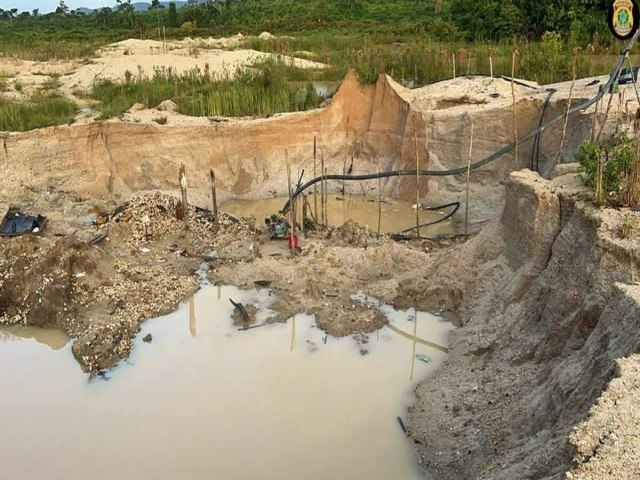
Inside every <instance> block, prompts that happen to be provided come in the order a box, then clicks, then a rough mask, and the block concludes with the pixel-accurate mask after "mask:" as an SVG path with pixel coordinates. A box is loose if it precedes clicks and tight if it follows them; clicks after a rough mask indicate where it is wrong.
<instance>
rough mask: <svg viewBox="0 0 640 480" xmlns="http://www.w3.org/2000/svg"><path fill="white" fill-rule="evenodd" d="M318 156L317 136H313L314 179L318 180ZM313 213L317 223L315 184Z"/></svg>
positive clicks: (314, 187) (314, 186)
mask: <svg viewBox="0 0 640 480" xmlns="http://www.w3.org/2000/svg"><path fill="white" fill-rule="evenodd" d="M317 164H318V161H317V155H316V136H315V135H314V136H313V178H318V174H317V172H316V169H317ZM313 212H314V215H315V217H316V221H318V218H319V217H318V184H317V183H314V184H313Z"/></svg>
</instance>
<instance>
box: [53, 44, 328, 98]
mask: <svg viewBox="0 0 640 480" xmlns="http://www.w3.org/2000/svg"><path fill="white" fill-rule="evenodd" d="M225 45H227V46H228V45H232V47H231V48H235V47H237V46H238V44H237V42H236V43H233V42H230V41H229V40H228V39H202V40H200V39H198V40H193V39H185V40H182V41H176V42H167V43H163V42H159V41H156V40H135V39H129V40H124V41H122V42H117V43H114V44H111V45H108V46H106V47H104V48H103V49H101V50H100V51H99V52H98V57H97V58H95V59H93V60H92V61H91V62H90V63H87V64H85V65H81V66H80V67H79V68H78V69H77V70H76V71H75V72H73V73H72V74H70V75H67V76H64V77H62V79H61V81H62V83H63V84H64V85H66V86H68V87H70V88H71V89H72V90H75V89H78V90H82V91H89V90H91V89H92V88H93V86H94V85H95V84H96V82H99V81H101V80H111V81H114V82H120V81H123V80H124V79H125V75H129V74H130V75H131V76H132V78H134V79H137V78H141V77H142V78H151V77H153V75H154V74H155V72H156V71H158V70H159V71H164V72H166V73H168V72H169V71H171V72H172V73H173V74H177V75H182V74H184V73H187V72H190V71H193V70H199V71H200V72H205V71H208V72H210V74H212V75H215V76H216V77H217V78H221V79H222V78H233V77H235V76H236V75H237V73H238V69H241V68H243V67H246V66H249V65H252V64H253V63H255V62H259V61H263V60H267V59H270V58H277V59H279V60H282V61H285V62H287V63H290V64H291V65H294V66H296V67H299V68H325V67H326V65H325V64H322V63H318V62H312V61H310V60H304V59H299V58H293V57H288V56H283V55H274V54H270V53H263V52H258V51H256V50H248V49H237V50H222V48H229V47H225ZM127 72H129V73H127Z"/></svg>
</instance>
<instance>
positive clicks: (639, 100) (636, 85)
mask: <svg viewBox="0 0 640 480" xmlns="http://www.w3.org/2000/svg"><path fill="white" fill-rule="evenodd" d="M627 65H629V70H630V71H631V80H633V89H634V90H635V91H636V99H637V100H638V107H640V93H639V92H638V84H637V83H636V77H635V76H634V74H633V66H632V65H631V58H630V57H629V56H628V55H627Z"/></svg>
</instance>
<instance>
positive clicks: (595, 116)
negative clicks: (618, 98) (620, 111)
mask: <svg viewBox="0 0 640 480" xmlns="http://www.w3.org/2000/svg"><path fill="white" fill-rule="evenodd" d="M598 105H600V102H596V106H595V108H594V110H593V123H592V124H591V143H596V131H597V129H598Z"/></svg>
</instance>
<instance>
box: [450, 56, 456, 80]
mask: <svg viewBox="0 0 640 480" xmlns="http://www.w3.org/2000/svg"><path fill="white" fill-rule="evenodd" d="M451 58H452V59H453V79H454V80H455V79H456V54H455V52H454V53H452V54H451Z"/></svg>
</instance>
